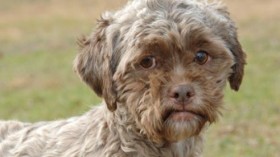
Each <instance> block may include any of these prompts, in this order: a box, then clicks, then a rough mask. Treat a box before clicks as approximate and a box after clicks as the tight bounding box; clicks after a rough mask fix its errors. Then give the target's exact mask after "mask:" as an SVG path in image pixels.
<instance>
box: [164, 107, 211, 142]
mask: <svg viewBox="0 0 280 157" xmlns="http://www.w3.org/2000/svg"><path fill="white" fill-rule="evenodd" d="M206 121H207V120H206V118H205V117H204V116H203V115H200V114H197V113H195V112H192V111H171V112H169V113H168V114H167V116H166V117H165V121H164V135H165V139H166V140H167V141H169V142H177V141H180V140H183V139H186V138H189V137H192V136H195V135H198V134H199V133H200V131H201V130H202V128H203V126H204V125H205V123H206Z"/></svg>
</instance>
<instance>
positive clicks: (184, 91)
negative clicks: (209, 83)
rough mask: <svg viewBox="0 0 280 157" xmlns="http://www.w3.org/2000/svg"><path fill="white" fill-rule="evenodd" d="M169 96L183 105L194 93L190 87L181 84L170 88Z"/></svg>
mask: <svg viewBox="0 0 280 157" xmlns="http://www.w3.org/2000/svg"><path fill="white" fill-rule="evenodd" d="M169 94H170V97H171V98H172V99H174V100H176V101H177V102H178V103H184V102H187V101H188V100H189V99H190V98H191V97H193V96H194V95H195V92H194V89H193V87H192V86H190V85H186V84H183V85H177V86H174V87H172V88H171V90H170V93H169Z"/></svg>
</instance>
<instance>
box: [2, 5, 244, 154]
mask: <svg viewBox="0 0 280 157" xmlns="http://www.w3.org/2000/svg"><path fill="white" fill-rule="evenodd" d="M78 43H79V45H80V52H79V53H78V55H77V57H76V58H75V61H74V69H75V71H76V72H77V73H78V75H79V76H80V78H81V79H82V80H83V81H84V82H85V83H86V84H87V85H88V86H89V87H91V88H92V89H93V91H95V93H96V94H97V95H98V96H100V97H102V98H103V100H104V101H103V102H102V104H101V105H99V106H96V107H93V108H92V109H91V110H90V111H89V112H87V113H85V114H84V115H82V116H78V117H73V118H70V119H66V120H58V121H53V122H38V123H33V124H31V123H23V122H18V121H2V122H1V123H0V156H1V157H200V156H202V151H203V134H204V132H205V131H204V130H205V129H206V128H207V127H208V126H209V125H210V124H211V123H213V122H215V121H217V119H218V118H219V117H220V114H221V109H222V104H223V95H224V94H223V91H224V88H225V86H226V84H227V81H228V82H229V84H230V87H231V88H232V89H233V90H235V91H237V90H238V89H239V87H240V85H241V82H242V77H243V73H244V65H245V58H246V55H245V53H244V51H243V50H242V47H241V45H240V43H239V41H238V37H237V28H236V26H235V24H234V22H233V21H232V20H231V18H230V15H229V13H228V11H227V9H226V8H225V7H224V6H223V5H222V4H220V3H217V2H205V1H195V0H176V1H175V0H134V1H130V2H128V4H127V5H126V6H125V7H124V8H122V9H121V10H119V11H116V12H114V13H113V12H106V13H104V14H103V15H102V17H101V19H100V20H99V21H98V25H97V28H96V29H95V31H94V32H93V33H92V34H91V35H89V36H88V37H84V38H82V39H81V40H79V42H78Z"/></svg>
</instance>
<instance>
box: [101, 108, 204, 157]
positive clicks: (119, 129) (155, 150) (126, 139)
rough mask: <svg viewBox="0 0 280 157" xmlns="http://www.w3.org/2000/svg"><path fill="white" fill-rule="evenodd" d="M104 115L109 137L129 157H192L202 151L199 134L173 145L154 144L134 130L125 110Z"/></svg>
mask: <svg viewBox="0 0 280 157" xmlns="http://www.w3.org/2000/svg"><path fill="white" fill-rule="evenodd" d="M105 115H106V122H107V123H108V126H109V128H108V129H109V130H110V131H111V132H113V133H111V135H115V137H114V138H115V139H116V140H115V141H118V145H120V151H123V153H124V154H129V156H132V157H134V156H136V157H141V156H151V157H152V156H158V154H162V156H163V157H192V156H197V155H195V154H200V153H201V151H202V141H203V139H202V135H201V134H199V135H196V136H193V137H190V138H187V139H185V140H182V141H178V142H173V143H170V142H166V141H163V142H161V143H155V142H153V141H151V140H149V139H148V138H147V137H146V136H145V135H144V134H141V132H140V130H138V129H136V128H137V127H136V122H135V121H134V118H133V117H132V116H131V115H130V114H129V112H127V110H126V108H121V107H119V108H118V109H117V110H116V111H115V112H111V111H109V110H107V111H106V114H105ZM112 120H113V121H112ZM132 139H133V141H132ZM146 153H149V154H146Z"/></svg>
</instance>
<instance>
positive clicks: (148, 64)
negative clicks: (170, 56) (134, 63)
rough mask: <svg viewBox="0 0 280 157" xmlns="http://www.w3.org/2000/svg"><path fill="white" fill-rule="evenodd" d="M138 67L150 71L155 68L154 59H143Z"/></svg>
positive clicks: (151, 57)
mask: <svg viewBox="0 0 280 157" xmlns="http://www.w3.org/2000/svg"><path fill="white" fill-rule="evenodd" d="M140 65H141V66H142V67H143V68H145V69H152V68H154V67H155V66H156V59H155V57H153V56H148V57H145V58H143V59H142V60H141V62H140Z"/></svg>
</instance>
